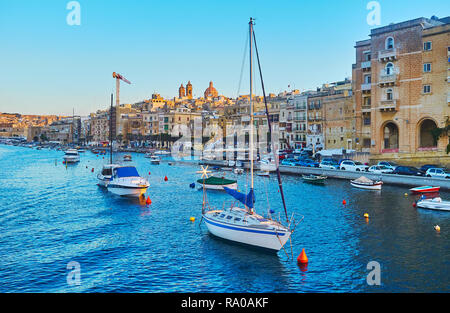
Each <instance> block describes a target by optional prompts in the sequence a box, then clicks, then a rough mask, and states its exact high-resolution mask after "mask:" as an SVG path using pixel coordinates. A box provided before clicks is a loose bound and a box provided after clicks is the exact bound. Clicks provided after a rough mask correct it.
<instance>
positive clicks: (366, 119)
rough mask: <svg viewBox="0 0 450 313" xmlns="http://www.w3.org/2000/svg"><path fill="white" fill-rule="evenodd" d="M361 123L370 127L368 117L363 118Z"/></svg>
mask: <svg viewBox="0 0 450 313" xmlns="http://www.w3.org/2000/svg"><path fill="white" fill-rule="evenodd" d="M363 122H364V126H369V125H370V117H365V118H364V120H363Z"/></svg>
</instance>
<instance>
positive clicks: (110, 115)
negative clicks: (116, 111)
mask: <svg viewBox="0 0 450 313" xmlns="http://www.w3.org/2000/svg"><path fill="white" fill-rule="evenodd" d="M112 111H113V94H112V93H111V108H110V109H109V164H112V154H113V148H112Z"/></svg>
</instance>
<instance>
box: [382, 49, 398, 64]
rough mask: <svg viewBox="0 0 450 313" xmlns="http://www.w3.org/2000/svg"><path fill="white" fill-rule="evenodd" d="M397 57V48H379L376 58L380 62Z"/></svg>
mask: <svg viewBox="0 0 450 313" xmlns="http://www.w3.org/2000/svg"><path fill="white" fill-rule="evenodd" d="M396 59H397V49H388V50H381V51H380V52H378V60H379V61H380V62H388V61H393V60H396Z"/></svg>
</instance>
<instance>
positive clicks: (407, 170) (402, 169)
mask: <svg viewBox="0 0 450 313" xmlns="http://www.w3.org/2000/svg"><path fill="white" fill-rule="evenodd" d="M392 174H399V175H410V176H411V175H412V176H424V175H425V173H424V172H422V171H421V170H419V169H418V168H415V167H413V166H397V167H396V168H395V170H394V171H393V172H392Z"/></svg>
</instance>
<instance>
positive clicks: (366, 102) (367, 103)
mask: <svg viewBox="0 0 450 313" xmlns="http://www.w3.org/2000/svg"><path fill="white" fill-rule="evenodd" d="M363 99H364V100H363V101H364V105H365V106H370V105H371V101H372V100H371V99H372V98H370V97H364V98H363Z"/></svg>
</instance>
